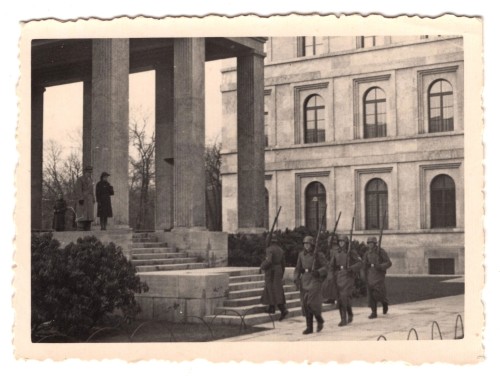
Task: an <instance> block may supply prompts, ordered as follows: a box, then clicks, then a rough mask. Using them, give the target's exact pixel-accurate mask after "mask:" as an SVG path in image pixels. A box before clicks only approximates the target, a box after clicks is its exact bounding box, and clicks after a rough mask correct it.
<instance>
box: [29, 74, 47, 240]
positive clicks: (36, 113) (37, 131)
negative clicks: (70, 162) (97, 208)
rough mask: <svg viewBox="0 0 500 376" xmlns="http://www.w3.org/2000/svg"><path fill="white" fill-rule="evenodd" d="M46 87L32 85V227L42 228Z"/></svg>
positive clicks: (34, 228)
mask: <svg viewBox="0 0 500 376" xmlns="http://www.w3.org/2000/svg"><path fill="white" fill-rule="evenodd" d="M44 92H45V88H44V87H43V86H38V85H35V84H33V85H32V86H31V229H32V230H40V229H42V182H43V93H44Z"/></svg>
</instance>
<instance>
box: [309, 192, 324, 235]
mask: <svg viewBox="0 0 500 376" xmlns="http://www.w3.org/2000/svg"><path fill="white" fill-rule="evenodd" d="M325 207H326V191H325V187H324V186H323V184H321V183H318V182H313V183H311V184H309V185H308V186H307V188H306V227H307V228H308V229H310V230H311V231H317V230H318V227H319V225H320V223H321V219H322V217H323V213H324V212H325ZM324 226H325V227H324V228H326V218H325V224H324Z"/></svg>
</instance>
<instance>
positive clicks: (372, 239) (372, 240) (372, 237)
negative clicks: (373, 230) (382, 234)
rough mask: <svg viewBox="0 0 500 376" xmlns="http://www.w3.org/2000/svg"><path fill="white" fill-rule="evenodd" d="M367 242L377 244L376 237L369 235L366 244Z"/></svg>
mask: <svg viewBox="0 0 500 376" xmlns="http://www.w3.org/2000/svg"><path fill="white" fill-rule="evenodd" d="M369 243H374V244H377V238H376V237H375V236H370V237H369V238H368V239H367V240H366V244H369Z"/></svg>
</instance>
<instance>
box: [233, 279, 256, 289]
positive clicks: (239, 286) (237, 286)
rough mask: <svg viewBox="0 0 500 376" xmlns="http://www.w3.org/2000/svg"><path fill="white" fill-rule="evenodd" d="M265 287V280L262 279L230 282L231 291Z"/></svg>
mask: <svg viewBox="0 0 500 376" xmlns="http://www.w3.org/2000/svg"><path fill="white" fill-rule="evenodd" d="M263 287H264V280H262V281H250V282H237V283H230V284H229V291H238V290H253V289H257V288H263Z"/></svg>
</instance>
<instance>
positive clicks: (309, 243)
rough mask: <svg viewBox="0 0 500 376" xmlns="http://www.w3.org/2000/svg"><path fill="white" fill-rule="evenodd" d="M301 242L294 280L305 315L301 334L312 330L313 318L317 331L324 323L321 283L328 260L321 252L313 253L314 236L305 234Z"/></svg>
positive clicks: (325, 272)
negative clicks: (302, 247) (304, 325)
mask: <svg viewBox="0 0 500 376" xmlns="http://www.w3.org/2000/svg"><path fill="white" fill-rule="evenodd" d="M303 243H304V249H303V250H302V251H301V252H300V253H299V256H298V259H297V266H296V267H295V271H294V281H295V284H296V286H297V288H298V289H299V290H300V300H301V303H302V314H303V315H304V316H305V317H306V325H307V327H306V329H305V330H304V331H303V332H302V334H310V333H312V332H313V320H314V318H316V322H317V327H316V331H317V332H320V331H321V330H322V329H323V324H324V323H325V320H324V319H323V317H322V316H321V310H322V305H323V295H322V293H321V285H322V283H323V279H324V278H325V276H326V274H327V265H328V262H327V260H326V257H325V255H324V254H323V253H322V252H316V254H314V238H313V237H312V236H306V237H305V238H304V241H303Z"/></svg>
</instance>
